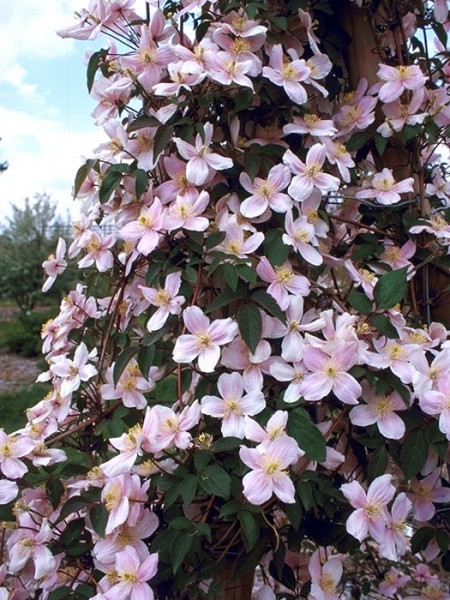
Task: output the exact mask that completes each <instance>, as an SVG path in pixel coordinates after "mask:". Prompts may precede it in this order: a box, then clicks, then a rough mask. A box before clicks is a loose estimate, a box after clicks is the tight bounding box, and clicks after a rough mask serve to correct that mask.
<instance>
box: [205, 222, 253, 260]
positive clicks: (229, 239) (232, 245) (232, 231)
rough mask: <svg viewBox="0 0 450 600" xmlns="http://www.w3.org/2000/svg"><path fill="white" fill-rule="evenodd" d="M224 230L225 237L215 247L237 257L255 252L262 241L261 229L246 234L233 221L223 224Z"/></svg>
mask: <svg viewBox="0 0 450 600" xmlns="http://www.w3.org/2000/svg"><path fill="white" fill-rule="evenodd" d="M224 231H225V239H224V240H223V241H222V242H221V243H220V244H218V245H217V246H215V249H216V250H221V251H222V252H225V253H226V254H232V255H235V256H237V257H238V258H247V255H248V254H252V253H253V252H255V250H256V249H257V248H258V247H259V246H260V245H261V244H262V243H263V241H264V234H263V233H262V232H261V231H258V232H256V233H253V234H252V235H249V236H248V235H246V234H245V232H244V229H243V228H242V227H241V226H240V225H238V224H237V223H234V222H233V221H230V222H229V223H228V224H226V225H225V226H224Z"/></svg>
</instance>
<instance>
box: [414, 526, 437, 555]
mask: <svg viewBox="0 0 450 600" xmlns="http://www.w3.org/2000/svg"><path fill="white" fill-rule="evenodd" d="M433 538H434V529H433V528H432V527H421V528H420V529H418V530H417V531H416V532H415V534H414V535H413V536H412V538H411V553H412V554H416V553H417V552H421V551H422V550H425V548H426V547H427V546H428V544H429V543H430V542H431V540H432V539H433Z"/></svg>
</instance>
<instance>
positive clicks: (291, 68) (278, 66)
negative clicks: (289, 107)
mask: <svg viewBox="0 0 450 600" xmlns="http://www.w3.org/2000/svg"><path fill="white" fill-rule="evenodd" d="M266 52H267V54H268V55H269V66H267V67H263V71H262V72H263V76H264V77H266V78H267V79H269V80H270V81H271V82H272V83H274V84H275V85H278V86H281V87H282V88H283V89H284V91H285V92H286V94H287V95H288V96H289V98H290V99H291V100H292V101H293V102H295V103H296V104H305V103H306V102H307V101H308V94H307V93H306V90H305V88H304V87H303V86H302V85H301V82H303V81H305V79H307V78H308V77H309V75H310V74H311V69H310V68H309V67H308V66H307V65H306V62H305V60H304V59H302V58H299V57H298V55H297V54H296V53H295V51H294V50H292V49H291V50H290V51H288V52H289V55H290V59H291V60H287V61H286V62H285V56H283V47H282V46H281V44H276V45H275V46H272V47H271V48H269V49H267V50H266Z"/></svg>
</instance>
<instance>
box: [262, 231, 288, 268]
mask: <svg viewBox="0 0 450 600" xmlns="http://www.w3.org/2000/svg"><path fill="white" fill-rule="evenodd" d="M282 236H283V232H282V231H280V230H279V229H271V230H270V231H268V232H267V233H266V235H265V238H264V255H265V256H267V258H268V259H269V261H270V262H271V263H272V265H274V266H279V265H282V264H283V263H284V262H286V260H287V258H288V256H289V246H286V244H284V243H283V240H282Z"/></svg>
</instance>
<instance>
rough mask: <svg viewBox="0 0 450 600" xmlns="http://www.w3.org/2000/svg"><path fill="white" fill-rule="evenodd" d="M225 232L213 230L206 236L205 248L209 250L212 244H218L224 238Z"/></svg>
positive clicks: (212, 246)
mask: <svg viewBox="0 0 450 600" xmlns="http://www.w3.org/2000/svg"><path fill="white" fill-rule="evenodd" d="M225 235H226V233H225V232H224V231H214V232H213V233H210V234H209V235H208V237H207V238H206V242H205V248H206V249H207V250H211V248H214V246H218V245H219V244H220V243H221V242H223V240H224V239H225Z"/></svg>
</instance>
